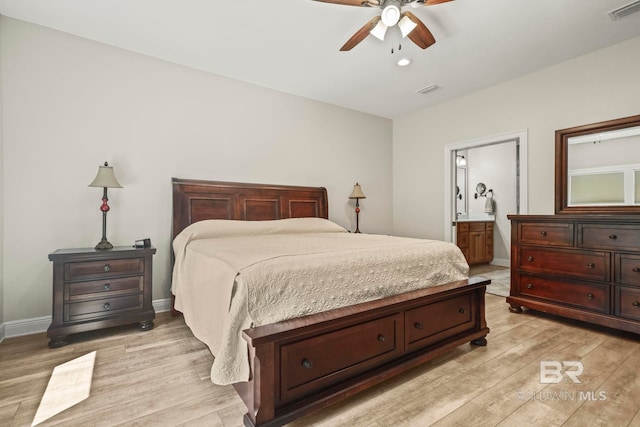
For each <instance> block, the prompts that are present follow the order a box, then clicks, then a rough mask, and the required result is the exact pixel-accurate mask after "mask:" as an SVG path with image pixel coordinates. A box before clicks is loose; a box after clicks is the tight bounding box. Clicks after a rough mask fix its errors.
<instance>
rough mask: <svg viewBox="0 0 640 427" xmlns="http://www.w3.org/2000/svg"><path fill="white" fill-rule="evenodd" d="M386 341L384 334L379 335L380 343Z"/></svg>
mask: <svg viewBox="0 0 640 427" xmlns="http://www.w3.org/2000/svg"><path fill="white" fill-rule="evenodd" d="M386 340H387V337H385V336H384V335H382V334H380V335H378V341H380V342H385V341H386Z"/></svg>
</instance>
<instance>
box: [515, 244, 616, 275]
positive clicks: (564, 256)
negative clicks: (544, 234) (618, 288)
mask: <svg viewBox="0 0 640 427" xmlns="http://www.w3.org/2000/svg"><path fill="white" fill-rule="evenodd" d="M609 258H610V256H609V253H608V252H594V251H576V250H562V249H544V248H537V247H529V246H525V247H522V248H521V249H520V256H519V258H518V263H519V265H518V267H519V268H520V269H521V270H523V271H527V272H532V273H543V274H555V275H560V276H567V277H576V278H582V279H589V280H599V281H609V265H610V261H609Z"/></svg>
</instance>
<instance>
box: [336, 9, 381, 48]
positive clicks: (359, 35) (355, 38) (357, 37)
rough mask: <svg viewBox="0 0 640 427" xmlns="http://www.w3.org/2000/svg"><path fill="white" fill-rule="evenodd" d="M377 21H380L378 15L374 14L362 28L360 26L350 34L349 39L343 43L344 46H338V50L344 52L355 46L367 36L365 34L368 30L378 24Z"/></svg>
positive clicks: (367, 33)
mask: <svg viewBox="0 0 640 427" xmlns="http://www.w3.org/2000/svg"><path fill="white" fill-rule="evenodd" d="M379 21H380V17H379V16H374V17H373V18H372V19H371V21H369V22H367V23H366V24H364V26H363V27H362V28H360V29H359V30H358V31H356V33H355V34H354V35H352V36H351V38H350V39H349V40H347V42H346V43H345V44H344V46H342V47H341V48H340V51H341V52H344V51H347V50H351V49H353V48H354V47H356V46H357V45H358V43H360V42H361V41H362V40H364V39H366V38H367V36H368V35H369V32H370V31H371V30H373V28H374V27H375V26H376V25H377V24H378V22H379Z"/></svg>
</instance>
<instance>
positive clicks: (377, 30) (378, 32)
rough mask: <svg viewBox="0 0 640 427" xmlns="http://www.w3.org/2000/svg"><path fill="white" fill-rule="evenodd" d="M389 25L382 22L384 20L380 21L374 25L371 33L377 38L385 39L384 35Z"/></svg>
mask: <svg viewBox="0 0 640 427" xmlns="http://www.w3.org/2000/svg"><path fill="white" fill-rule="evenodd" d="M387 28H388V27H387V26H386V25H384V24H383V23H382V21H378V24H377V25H376V26H375V27H373V30H371V31H369V34H371V35H372V36H374V37H375V38H377V39H378V40H381V41H384V35H385V34H386V32H387Z"/></svg>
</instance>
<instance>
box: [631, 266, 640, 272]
mask: <svg viewBox="0 0 640 427" xmlns="http://www.w3.org/2000/svg"><path fill="white" fill-rule="evenodd" d="M631 271H633V272H634V273H640V268H639V267H635V268H634V269H633V270H631Z"/></svg>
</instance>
